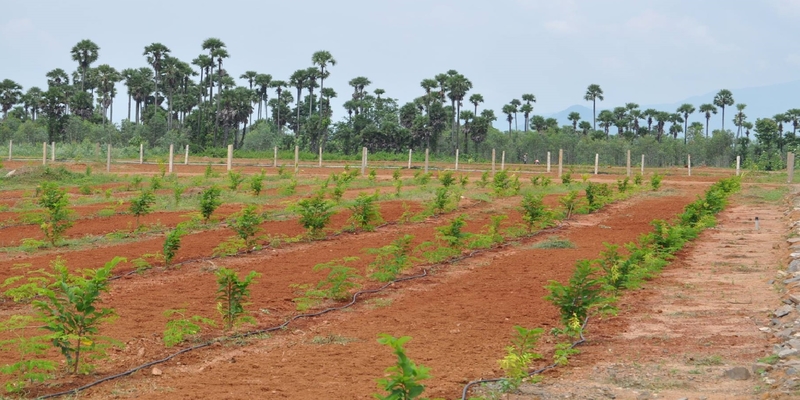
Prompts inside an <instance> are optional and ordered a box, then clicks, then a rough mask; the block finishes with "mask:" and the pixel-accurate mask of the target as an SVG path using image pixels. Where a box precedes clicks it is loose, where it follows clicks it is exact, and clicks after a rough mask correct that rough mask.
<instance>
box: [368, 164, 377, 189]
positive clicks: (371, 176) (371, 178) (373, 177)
mask: <svg viewBox="0 0 800 400" xmlns="http://www.w3.org/2000/svg"><path fill="white" fill-rule="evenodd" d="M377 178H378V171H375V168H372V169H370V170H369V174H368V175H367V180H368V181H369V184H370V185H374V184H375V180H376V179H377Z"/></svg>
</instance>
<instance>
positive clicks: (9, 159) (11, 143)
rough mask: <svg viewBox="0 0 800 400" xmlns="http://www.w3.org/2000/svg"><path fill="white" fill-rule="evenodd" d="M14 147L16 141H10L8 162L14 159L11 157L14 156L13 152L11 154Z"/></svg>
mask: <svg viewBox="0 0 800 400" xmlns="http://www.w3.org/2000/svg"><path fill="white" fill-rule="evenodd" d="M13 147H14V141H13V140H9V141H8V161H11V158H12V157H11V156H12V155H11V153H12V152H11V149H12V148H13Z"/></svg>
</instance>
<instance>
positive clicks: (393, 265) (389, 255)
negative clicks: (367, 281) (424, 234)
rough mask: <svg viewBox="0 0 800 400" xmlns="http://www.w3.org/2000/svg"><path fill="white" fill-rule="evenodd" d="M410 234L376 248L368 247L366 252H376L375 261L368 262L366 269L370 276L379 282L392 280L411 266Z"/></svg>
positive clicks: (411, 238) (412, 238)
mask: <svg viewBox="0 0 800 400" xmlns="http://www.w3.org/2000/svg"><path fill="white" fill-rule="evenodd" d="M412 240H414V236H412V235H404V236H403V237H401V238H398V239H395V240H394V241H393V242H392V243H391V244H389V245H387V246H383V247H380V248H377V249H368V250H367V253H369V254H376V255H377V257H376V258H375V261H373V262H372V263H370V264H369V266H368V267H367V270H368V271H370V272H371V275H370V278H372V279H376V280H378V281H380V282H389V281H392V280H394V279H395V278H396V277H397V275H398V274H399V273H401V272H403V270H404V269H406V268H408V267H409V266H411V263H412V262H413V259H412V257H411V251H412V248H411V241H412Z"/></svg>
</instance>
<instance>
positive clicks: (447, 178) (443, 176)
mask: <svg viewBox="0 0 800 400" xmlns="http://www.w3.org/2000/svg"><path fill="white" fill-rule="evenodd" d="M439 182H440V183H441V184H442V186H444V187H450V186H453V185H454V184H455V183H456V178H455V177H454V176H453V172H452V171H443V172H440V173H439Z"/></svg>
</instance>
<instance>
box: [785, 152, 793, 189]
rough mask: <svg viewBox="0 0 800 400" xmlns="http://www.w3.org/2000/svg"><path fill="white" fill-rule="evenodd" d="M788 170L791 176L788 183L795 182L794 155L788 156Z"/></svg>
mask: <svg viewBox="0 0 800 400" xmlns="http://www.w3.org/2000/svg"><path fill="white" fill-rule="evenodd" d="M786 169H787V172H788V175H789V177H788V179H787V182H786V183H792V182H794V153H789V154H787V155H786Z"/></svg>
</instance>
